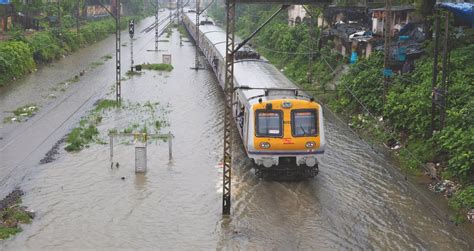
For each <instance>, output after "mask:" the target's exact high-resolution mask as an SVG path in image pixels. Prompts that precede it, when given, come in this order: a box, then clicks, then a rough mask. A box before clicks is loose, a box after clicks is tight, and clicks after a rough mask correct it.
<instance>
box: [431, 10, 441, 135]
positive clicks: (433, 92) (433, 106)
mask: <svg viewBox="0 0 474 251" xmlns="http://www.w3.org/2000/svg"><path fill="white" fill-rule="evenodd" d="M439 14H440V13H439V11H436V13H435V25H434V29H435V32H434V36H435V37H434V56H433V78H432V79H431V131H430V135H431V136H432V135H433V132H434V130H435V129H436V128H435V116H436V98H437V97H436V95H437V93H436V86H437V82H438V54H439V50H438V47H439V30H440V29H439Z"/></svg>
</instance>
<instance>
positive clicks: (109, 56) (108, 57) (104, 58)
mask: <svg viewBox="0 0 474 251" xmlns="http://www.w3.org/2000/svg"><path fill="white" fill-rule="evenodd" d="M102 59H103V60H104V61H107V60H109V59H112V55H105V56H102Z"/></svg>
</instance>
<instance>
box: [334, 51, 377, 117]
mask: <svg viewBox="0 0 474 251" xmlns="http://www.w3.org/2000/svg"><path fill="white" fill-rule="evenodd" d="M381 65H383V55H381V54H379V53H374V54H372V55H371V56H370V57H369V58H368V59H361V60H359V61H358V62H357V63H356V64H353V65H351V66H350V69H349V72H348V73H347V74H345V75H344V76H343V77H342V79H341V83H340V85H342V87H340V88H339V95H340V96H341V97H345V98H346V99H345V100H344V101H345V102H347V101H349V102H348V103H347V104H348V105H349V106H352V107H354V108H355V107H358V108H360V107H361V105H360V104H359V102H361V103H362V104H364V106H365V107H366V108H367V109H369V111H370V112H372V113H374V114H376V115H380V114H381V113H382V110H383V75H382V67H381Z"/></svg>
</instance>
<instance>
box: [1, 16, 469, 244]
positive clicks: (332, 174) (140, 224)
mask: <svg viewBox="0 0 474 251" xmlns="http://www.w3.org/2000/svg"><path fill="white" fill-rule="evenodd" d="M152 21H153V19H152V18H150V19H147V20H145V21H144V22H142V23H141V24H140V27H139V28H137V29H136V30H141V28H144V27H145V26H146V24H149V23H151V22H152ZM124 37H125V33H124ZM126 38H127V37H125V39H124V41H127V40H128V39H126ZM179 40H180V38H179V33H178V32H177V31H174V33H173V36H172V37H171V38H170V42H167V43H162V44H160V48H161V49H163V50H165V51H163V52H160V53H158V54H157V53H154V52H148V51H146V49H153V47H154V44H153V41H154V40H153V34H151V33H150V34H140V35H139V37H138V39H137V40H136V41H135V44H134V48H135V49H136V50H135V55H136V56H135V62H137V63H141V62H150V63H151V62H160V61H161V54H162V53H170V54H172V64H173V66H174V68H175V69H174V70H173V71H172V72H170V73H158V72H150V71H148V72H146V73H145V74H143V75H142V76H136V77H133V78H132V79H130V80H127V81H124V82H123V84H122V91H123V97H124V99H126V100H129V101H134V102H146V101H153V102H156V101H158V102H160V106H161V107H165V109H166V110H167V111H168V113H167V114H166V117H167V120H168V122H169V124H170V125H169V126H168V127H166V128H163V129H162V132H165V133H166V132H168V131H172V133H173V134H174V135H175V139H174V142H173V157H174V158H173V160H172V161H168V152H167V151H168V146H167V144H166V143H164V142H158V143H154V144H150V145H149V148H148V171H147V173H146V174H141V175H135V173H134V155H133V154H134V152H133V151H134V149H133V145H124V144H118V145H116V146H115V161H118V162H120V167H119V168H113V169H111V168H110V164H109V163H110V162H109V146H108V145H92V146H91V147H90V148H87V149H84V150H82V151H80V152H78V153H66V152H64V151H63V150H61V151H60V154H59V156H58V159H57V160H56V161H54V162H52V163H48V164H44V165H39V164H38V163H39V160H40V159H41V157H42V156H43V155H44V153H45V152H47V151H48V150H49V149H50V148H51V147H52V145H53V144H54V143H55V142H56V141H57V140H58V139H60V138H61V137H62V136H63V135H64V134H65V132H67V130H69V129H70V128H71V127H73V126H75V125H76V123H77V121H78V120H79V118H80V116H82V115H84V114H86V112H87V110H88V109H90V108H91V107H92V104H93V103H94V102H95V100H96V99H98V98H103V97H109V98H112V97H113V96H111V95H110V94H108V93H110V86H111V85H112V84H113V83H114V75H113V67H114V61H113V59H112V60H109V61H107V62H105V64H104V65H103V66H98V67H97V68H95V69H93V70H90V71H89V72H87V73H86V75H85V76H84V77H83V78H81V80H80V81H79V82H78V83H74V84H72V85H71V87H69V88H68V90H66V91H65V92H64V93H59V95H58V97H57V98H56V99H50V98H40V97H39V96H41V95H38V94H42V93H44V95H46V96H47V94H48V91H45V88H47V87H44V88H42V87H40V86H39V85H40V84H39V83H38V80H39V79H40V80H41V81H40V82H41V85H44V86H48V85H51V86H53V85H54V84H56V83H58V82H61V81H63V80H64V79H67V78H70V74H71V73H75V72H77V70H78V69H82V68H85V67H87V66H88V65H90V62H93V61H98V60H100V57H101V56H103V55H104V54H112V53H113V48H112V47H113V46H111V45H113V38H109V39H106V40H104V41H102V42H99V43H98V44H95V45H93V46H91V47H89V48H86V49H83V50H81V51H80V52H79V53H78V54H74V55H71V56H69V57H66V58H65V59H62V60H60V61H58V62H56V63H55V64H54V65H56V66H57V67H59V68H60V69H58V68H57V67H53V66H47V67H43V68H42V69H40V70H39V71H38V72H37V73H35V74H32V75H31V76H28V77H27V78H25V79H23V80H21V81H19V84H18V85H15V86H12V87H9V88H7V89H4V90H3V92H2V93H1V94H0V97H1V98H2V110H6V109H7V108H4V107H10V108H9V109H11V107H15V106H18V105H19V104H23V103H24V102H25V101H34V102H35V103H38V104H40V105H41V106H42V110H41V111H42V112H40V113H39V114H37V115H36V116H35V117H33V118H32V119H31V120H30V121H28V122H26V123H23V124H13V125H4V126H3V128H2V129H1V130H2V136H3V135H6V136H3V137H4V139H3V140H1V141H0V142H1V143H2V145H1V146H2V149H4V150H2V156H1V157H2V169H0V173H1V176H2V177H7V178H4V179H3V180H2V192H3V191H6V190H8V189H10V188H11V187H14V186H18V185H20V186H21V188H22V189H23V190H24V191H25V196H24V198H23V202H24V204H25V205H26V206H28V207H29V208H30V209H33V210H35V211H36V212H37V216H36V218H35V220H34V221H33V223H32V224H31V225H25V226H24V227H23V228H24V231H23V232H22V233H20V234H18V235H16V236H15V237H13V238H11V239H9V240H5V241H1V242H0V249H2V250H3V249H5V250H17V249H103V248H112V249H115V248H125V249H137V248H141V249H156V248H160V249H178V250H183V249H184V250H190V249H193V250H195V249H216V248H217V249H219V248H236V249H256V248H259V249H273V248H276V249H282V250H293V249H317V250H334V249H356V250H366V249H369V250H370V249H383V250H386V249H398V250H409V249H422V250H423V249H428V250H472V249H473V246H472V245H473V244H472V239H470V238H469V236H472V235H470V233H472V231H471V230H470V229H468V228H467V227H455V226H453V225H452V224H450V223H449V221H448V219H447V217H446V216H445V215H440V212H439V211H433V210H432V209H431V207H430V206H431V205H430V204H432V203H433V202H430V203H428V202H427V201H426V200H425V199H424V197H423V196H421V197H420V193H419V192H415V191H414V186H412V185H410V184H409V183H407V182H406V181H404V179H403V176H402V175H401V174H400V173H399V172H398V171H397V169H396V167H394V166H393V165H392V164H391V162H390V161H389V160H387V159H386V158H384V157H383V156H382V155H379V154H377V153H375V152H374V151H373V150H372V149H371V148H370V147H369V146H368V145H367V144H365V143H364V142H361V141H360V139H359V138H358V137H356V136H355V135H354V134H352V132H351V131H350V130H348V129H347V127H346V126H345V125H344V124H343V123H341V122H340V121H338V120H337V119H336V118H335V117H334V116H333V115H331V113H329V112H326V113H325V119H326V120H325V128H326V130H327V140H328V147H327V150H326V154H325V155H324V157H323V158H322V159H321V165H320V174H319V175H318V176H317V177H316V178H315V179H311V180H307V181H302V182H274V181H266V180H261V179H258V178H257V177H255V175H254V173H253V170H252V168H251V167H252V165H251V164H250V163H249V161H248V160H246V158H245V154H244V152H243V150H242V147H241V145H240V141H239V140H236V142H234V149H235V150H234V154H235V155H234V160H235V163H234V169H233V180H232V182H233V183H232V196H233V197H232V216H231V217H230V218H224V219H223V218H222V216H221V196H222V193H221V190H222V182H221V179H222V173H221V169H220V167H219V163H220V162H221V158H222V134H223V132H222V126H223V110H224V108H223V105H224V100H223V94H222V91H221V90H220V89H219V87H218V85H217V82H216V79H215V77H214V76H213V75H212V73H211V72H210V71H206V70H201V71H194V70H191V69H190V67H192V66H193V63H194V54H193V53H194V47H193V44H192V43H189V42H184V43H183V46H180V42H179ZM123 48H124V52H123V54H122V59H123V60H124V64H123V67H124V69H127V67H128V66H129V62H128V61H129V60H128V57H127V55H128V52H129V49H128V48H129V47H128V46H127V47H123ZM46 90H47V89H46ZM13 97H17V98H16V100H17V101H15V100H13ZM62 99H64V101H58V100H62ZM75 99H77V101H75V102H73V101H72V100H75ZM61 102H62V103H61ZM67 102H72V103H71V105H70V106H73V107H74V108H75V110H74V111H75V112H72V111H69V110H68V109H66V108H65V106H66V105H64V103H67ZM58 103H60V104H59V105H58ZM79 104H80V105H79ZM77 107H80V108H77ZM68 111H69V112H68ZM53 112H55V113H56V114H57V117H48V116H50V115H48V113H53ZM76 113H77V114H76ZM71 114H73V115H71ZM68 116H69V117H68ZM45 120H48V121H45ZM137 120H140V118H139V117H134V116H133V113H132V114H131V115H130V113H119V112H109V113H108V114H107V116H105V118H104V121H103V122H102V124H101V125H100V127H99V129H100V130H101V132H105V131H106V130H107V129H108V128H113V127H117V128H124V127H126V126H127V125H129V124H130V122H131V121H137ZM43 121H44V122H43ZM43 123H44V125H43ZM56 124H57V125H58V126H57V127H56V129H55V130H52V131H48V130H47V128H46V127H43V126H47V125H56ZM25 128H26V129H25ZM28 128H32V129H30V131H28V130H29V129H28ZM43 128H44V129H43ZM40 129H41V130H40ZM21 130H23V131H25V133H27V135H24V136H21V135H23V134H22V131H21ZM7 133H9V135H7ZM10 133H17V134H19V135H20V136H14V135H11V134H10ZM44 134H46V135H44ZM26 136H28V137H26ZM36 139H38V140H36ZM29 145H33V146H29ZM11 146H13V147H16V148H15V149H25V151H27V154H28V156H24V155H22V154H20V153H15V152H13V151H10V152H8V151H7V150H6V149H8V148H9V147H11ZM6 152H8V155H7V154H6ZM12 165H13V167H12ZM122 177H125V179H124V180H122V179H121V178H122ZM5 180H8V181H5ZM3 181H4V182H3ZM415 188H416V186H415ZM421 191H422V192H423V190H421ZM421 195H423V194H421ZM434 205H435V206H439V207H441V208H442V206H441V205H439V204H437V202H435V204H434ZM441 214H442V213H441Z"/></svg>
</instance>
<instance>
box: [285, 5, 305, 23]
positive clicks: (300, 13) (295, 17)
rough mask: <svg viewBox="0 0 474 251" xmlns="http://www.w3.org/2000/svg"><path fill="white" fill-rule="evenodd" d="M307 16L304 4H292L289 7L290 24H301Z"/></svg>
mask: <svg viewBox="0 0 474 251" xmlns="http://www.w3.org/2000/svg"><path fill="white" fill-rule="evenodd" d="M305 17H306V10H305V8H304V7H303V5H291V6H290V7H288V25H290V26H293V25H297V24H300V23H301V22H302V21H303V19H304V18H305Z"/></svg>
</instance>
